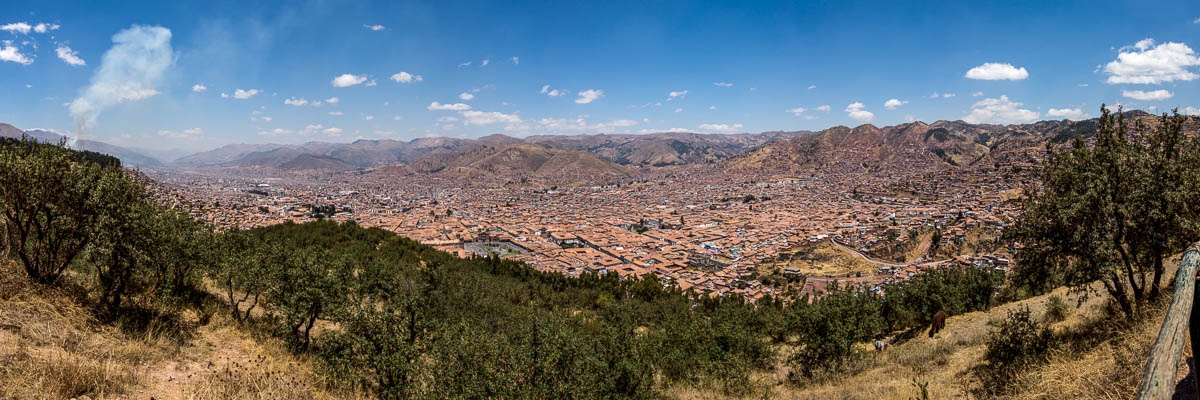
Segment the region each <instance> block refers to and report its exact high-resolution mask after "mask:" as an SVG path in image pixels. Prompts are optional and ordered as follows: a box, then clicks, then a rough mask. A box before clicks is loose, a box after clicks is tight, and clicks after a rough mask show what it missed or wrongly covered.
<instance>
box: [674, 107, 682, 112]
mask: <svg viewBox="0 0 1200 400" xmlns="http://www.w3.org/2000/svg"><path fill="white" fill-rule="evenodd" d="M675 112H677V113H681V112H683V109H682V108H676V109H675Z"/></svg>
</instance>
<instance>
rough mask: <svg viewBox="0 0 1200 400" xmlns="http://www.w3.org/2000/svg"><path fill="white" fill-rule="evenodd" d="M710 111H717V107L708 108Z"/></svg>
mask: <svg viewBox="0 0 1200 400" xmlns="http://www.w3.org/2000/svg"><path fill="white" fill-rule="evenodd" d="M708 109H709V110H716V109H717V106H708Z"/></svg>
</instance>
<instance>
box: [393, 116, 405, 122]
mask: <svg viewBox="0 0 1200 400" xmlns="http://www.w3.org/2000/svg"><path fill="white" fill-rule="evenodd" d="M402 119H404V116H401V115H396V116H393V117H392V121H399V120H402Z"/></svg>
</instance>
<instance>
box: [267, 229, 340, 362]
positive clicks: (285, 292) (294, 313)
mask: <svg viewBox="0 0 1200 400" xmlns="http://www.w3.org/2000/svg"><path fill="white" fill-rule="evenodd" d="M288 250H289V251H288V252H287V255H286V257H284V258H283V259H282V260H281V261H283V262H282V263H280V264H276V265H272V266H271V267H272V269H271V271H270V274H271V276H272V277H273V279H272V281H271V285H269V286H268V287H267V292H266V299H267V305H268V306H269V307H270V311H271V312H272V316H273V317H274V318H275V319H277V320H278V322H279V324H280V328H281V329H282V330H283V333H284V336H285V337H286V338H287V339H288V342H289V344H290V345H291V346H293V348H295V349H298V350H307V349H308V345H309V342H310V340H309V338H310V336H311V335H310V334H311V333H312V328H313V325H314V324H315V323H316V321H317V319H320V318H322V317H324V316H326V315H327V314H330V313H334V312H336V311H338V309H339V308H340V307H341V306H342V305H343V303H344V300H345V295H346V285H345V281H344V280H343V279H342V278H344V276H345V275H344V274H341V273H340V272H341V271H345V270H347V269H348V268H349V267H348V266H349V263H350V261H349V260H347V258H346V257H344V256H342V255H340V254H334V253H332V252H330V251H327V250H320V249H312V248H308V249H288Z"/></svg>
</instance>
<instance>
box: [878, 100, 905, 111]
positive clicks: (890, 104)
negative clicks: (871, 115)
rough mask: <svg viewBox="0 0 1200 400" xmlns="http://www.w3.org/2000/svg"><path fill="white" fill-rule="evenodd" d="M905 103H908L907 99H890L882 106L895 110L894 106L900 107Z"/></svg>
mask: <svg viewBox="0 0 1200 400" xmlns="http://www.w3.org/2000/svg"><path fill="white" fill-rule="evenodd" d="M905 104H908V100H900V99H890V100H888V101H886V102H884V103H883V108H886V109H889V110H895V109H896V107H900V106H902V105H905Z"/></svg>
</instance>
